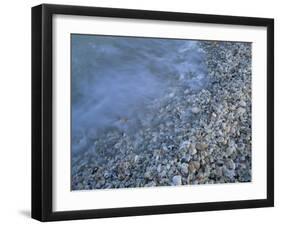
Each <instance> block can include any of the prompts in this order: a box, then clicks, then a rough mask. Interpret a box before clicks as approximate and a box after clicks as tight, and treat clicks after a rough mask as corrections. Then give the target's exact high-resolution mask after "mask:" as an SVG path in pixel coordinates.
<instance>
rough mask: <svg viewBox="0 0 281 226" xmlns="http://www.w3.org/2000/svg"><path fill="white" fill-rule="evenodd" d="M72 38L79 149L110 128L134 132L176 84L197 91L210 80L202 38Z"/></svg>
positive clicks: (74, 123) (76, 147)
mask: <svg viewBox="0 0 281 226" xmlns="http://www.w3.org/2000/svg"><path fill="white" fill-rule="evenodd" d="M71 40H72V43H71V44H72V58H71V60H72V68H71V70H72V150H73V152H78V151H80V150H83V148H85V146H86V144H87V139H92V140H94V139H95V138H97V137H98V136H100V134H101V133H104V132H105V131H106V129H110V128H117V129H120V130H124V131H126V132H129V133H133V132H134V131H135V130H137V129H138V128H137V126H138V123H137V121H138V119H139V117H145V115H147V114H145V113H147V112H148V111H149V109H148V108H149V105H150V103H151V102H152V101H155V100H157V99H159V98H160V99H161V97H162V96H163V95H165V94H166V92H167V90H169V89H170V88H171V87H184V88H187V89H189V90H190V91H192V92H196V91H198V90H200V89H202V88H203V87H204V86H205V85H206V82H207V69H206V66H205V65H204V53H203V52H202V51H201V49H200V47H199V45H198V42H197V41H191V40H173V39H156V38H133V37H132V38H129V37H113V36H94V35H72V39H71ZM123 122H129V123H123Z"/></svg>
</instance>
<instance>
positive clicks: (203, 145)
mask: <svg viewBox="0 0 281 226" xmlns="http://www.w3.org/2000/svg"><path fill="white" fill-rule="evenodd" d="M208 146H209V145H208V144H206V143H197V144H196V146H195V147H196V149H197V150H199V151H204V150H205V149H207V148H208Z"/></svg>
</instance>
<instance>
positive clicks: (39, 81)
mask: <svg viewBox="0 0 281 226" xmlns="http://www.w3.org/2000/svg"><path fill="white" fill-rule="evenodd" d="M55 14H64V15H82V16H98V17H113V18H115V17H116V18H133V19H148V20H162V21H182V22H196V23H212V24H227V25H247V26H262V27H266V28H267V198H266V199H257V200H246V201H244V200H243V201H226V202H209V203H194V204H171V205H160V206H143V207H130V208H111V209H94V210H73V211H63V212H54V211H53V210H52V199H53V196H52V122H53V120H52V110H53V101H52V98H53V94H52V87H53V85H52V82H53V79H52V17H53V15H55ZM271 206H274V20H273V19H268V18H253V17H237V16H221V15H220V16H219V15H203V14H190V13H177V12H161V11H144V10H132V9H117V8H98V7H83V6H66V5H50V4H43V5H39V6H35V7H33V8H32V218H34V219H37V220H40V221H57V220H74V219H86V218H105V217H122V216H135V215H149V214H168V213H180V212H195V211H210V210H228V209H243V208H257V207H271Z"/></svg>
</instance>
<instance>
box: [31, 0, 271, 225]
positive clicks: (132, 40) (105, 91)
mask: <svg viewBox="0 0 281 226" xmlns="http://www.w3.org/2000/svg"><path fill="white" fill-rule="evenodd" d="M31 72H32V192H31V193H32V199H31V215H32V218H34V219H37V220H40V221H57V220H74V219H89V218H106V217H123V216H139V215H151V214H170V213H183V212H186V213H187V212H197V211H211V210H230V209H244V208H258V207H272V206H274V19H272V18H258V17H240V16H226V15H211V14H196V13H192V14H190V13H183V12H181V13H178V12H168V11H167V12H164V11H151V10H136V9H121V8H118V9H117V8H101V7H87V6H68V5H52V4H42V5H38V6H34V7H32V70H31Z"/></svg>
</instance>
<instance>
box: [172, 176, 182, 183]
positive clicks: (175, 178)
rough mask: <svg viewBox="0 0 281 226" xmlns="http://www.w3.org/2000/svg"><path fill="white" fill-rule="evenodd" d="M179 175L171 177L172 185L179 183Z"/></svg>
mask: <svg viewBox="0 0 281 226" xmlns="http://www.w3.org/2000/svg"><path fill="white" fill-rule="evenodd" d="M181 182H182V181H181V176H179V175H176V176H174V177H173V185H181Z"/></svg>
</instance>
